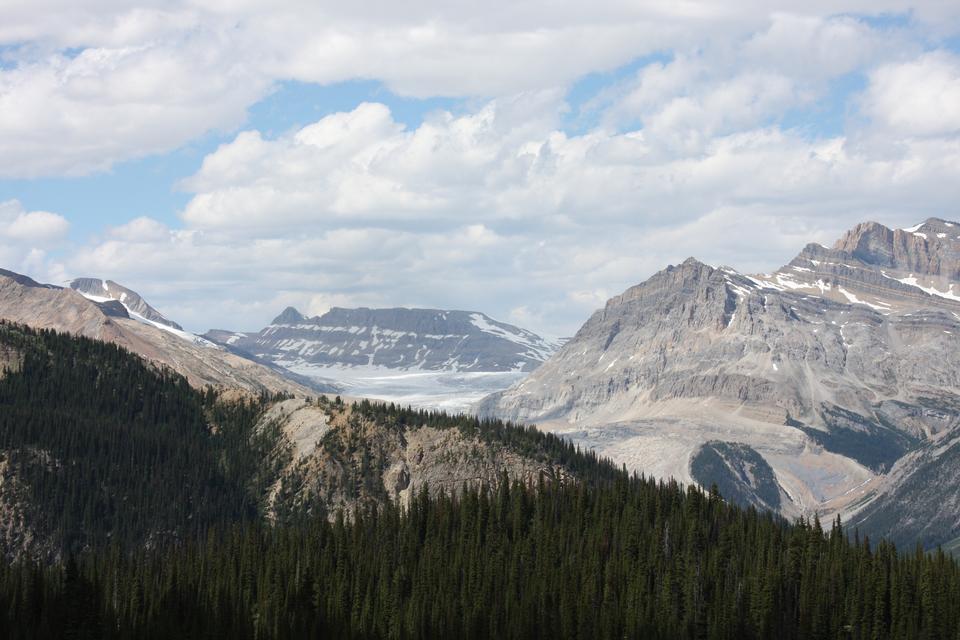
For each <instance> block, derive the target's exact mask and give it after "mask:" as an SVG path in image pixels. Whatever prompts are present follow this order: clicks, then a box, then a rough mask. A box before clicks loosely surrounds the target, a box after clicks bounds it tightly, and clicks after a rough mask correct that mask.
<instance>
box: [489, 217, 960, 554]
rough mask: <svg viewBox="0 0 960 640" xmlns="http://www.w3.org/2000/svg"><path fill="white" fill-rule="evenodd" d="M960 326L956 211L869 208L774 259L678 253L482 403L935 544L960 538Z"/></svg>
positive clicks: (766, 500)
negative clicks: (923, 215)
mask: <svg viewBox="0 0 960 640" xmlns="http://www.w3.org/2000/svg"><path fill="white" fill-rule="evenodd" d="M958 336H960V224H958V223H954V222H948V221H945V220H940V219H930V220H927V221H926V222H924V223H922V224H919V225H917V226H915V227H912V228H910V229H889V228H887V227H885V226H883V225H880V224H877V223H872V222H868V223H864V224H860V225H857V226H856V227H855V228H854V229H852V230H850V231H849V232H848V233H847V234H846V235H844V237H843V238H841V239H840V240H839V241H837V242H836V244H834V246H833V247H832V248H826V247H823V246H820V245H816V244H811V245H808V246H807V247H805V248H804V249H803V251H802V252H801V253H800V254H799V255H798V256H797V257H796V258H795V259H794V260H793V261H791V262H790V263H789V264H787V265H786V266H784V267H783V268H781V269H780V270H778V271H776V272H775V273H771V274H763V275H746V274H742V273H739V272H737V271H736V270H734V269H732V268H729V267H720V268H714V267H711V266H708V265H705V264H702V263H700V262H698V261H697V260H694V259H692V258H691V259H689V260H687V261H685V262H684V263H682V264H680V265H676V266H671V267H668V268H666V269H664V270H663V271H661V272H659V273H657V274H655V275H654V276H653V277H651V278H650V279H649V280H647V281H646V282H644V283H642V284H639V285H637V286H635V287H631V288H630V289H628V290H627V291H625V292H624V293H622V294H621V295H619V296H616V297H614V298H612V299H610V300H609V301H608V302H607V304H606V306H605V307H604V308H603V309H600V310H598V311H597V312H596V313H594V314H593V316H592V317H591V318H590V319H589V320H588V321H587V322H586V324H584V325H583V327H582V328H581V329H580V330H579V331H578V332H577V334H576V336H574V338H572V339H571V340H570V341H569V342H567V343H566V344H565V345H564V346H563V348H561V349H560V350H559V351H558V352H557V353H556V354H555V355H554V356H553V357H552V358H551V359H550V360H548V361H547V362H546V363H545V364H544V365H543V366H541V367H540V368H539V369H537V370H536V371H534V372H533V373H532V374H531V375H530V376H529V377H528V378H527V379H525V380H523V381H521V382H519V383H518V384H516V385H515V386H514V387H512V388H510V389H508V390H506V391H504V392H501V393H497V394H494V395H492V396H490V397H488V398H487V399H485V400H484V401H483V403H482V405H481V407H480V411H481V413H483V414H484V415H493V416H497V417H501V418H505V419H511V420H517V421H523V422H533V423H536V424H537V425H539V426H540V428H542V429H545V430H549V431H554V432H558V433H563V434H564V435H566V436H568V437H571V438H572V439H574V440H575V441H577V442H579V443H581V444H585V445H588V446H590V447H594V448H595V449H596V450H597V451H599V452H600V453H601V454H603V455H605V456H610V457H611V458H613V459H614V460H615V461H618V462H622V463H625V464H626V465H627V466H628V468H632V469H637V470H642V471H644V472H646V473H651V474H654V475H655V476H657V477H663V478H667V477H675V478H677V479H680V480H682V481H684V482H691V481H693V482H697V483H700V484H701V485H704V486H710V485H712V484H713V483H716V484H717V485H718V487H719V488H720V490H721V492H722V493H723V494H724V495H726V496H729V497H731V498H734V499H736V500H738V501H739V502H741V503H744V504H752V505H755V506H758V507H764V508H771V509H775V510H778V511H780V512H781V513H783V514H785V515H788V516H797V515H801V514H805V515H809V514H813V513H819V514H821V515H828V516H829V515H833V514H836V513H840V514H843V516H844V519H845V520H851V519H852V520H853V521H854V522H855V523H856V524H859V525H861V526H862V527H863V529H864V530H865V531H868V532H870V533H871V534H882V535H884V536H887V537H890V538H892V539H894V540H896V541H898V542H905V543H908V544H913V543H914V541H922V542H923V543H924V544H925V545H927V546H930V545H935V544H938V543H947V542H950V541H951V540H953V539H955V538H957V537H960V482H958V481H957V478H960V395H958V393H960V341H958Z"/></svg>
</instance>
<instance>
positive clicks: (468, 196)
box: [0, 0, 960, 337]
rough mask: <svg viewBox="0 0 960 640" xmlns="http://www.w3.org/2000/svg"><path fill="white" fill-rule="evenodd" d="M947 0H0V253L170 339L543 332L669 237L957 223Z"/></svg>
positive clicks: (784, 256)
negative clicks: (393, 319)
mask: <svg viewBox="0 0 960 640" xmlns="http://www.w3.org/2000/svg"><path fill="white" fill-rule="evenodd" d="M958 202H960V3H957V2H955V1H953V2H950V1H941V2H919V3H913V4H909V3H902V2H892V1H889V0H872V1H870V2H867V1H842V0H840V1H831V2H823V1H819V0H808V1H806V2H802V3H800V2H770V1H763V2H760V1H752V0H729V1H728V2H722V3H720V2H715V1H710V2H700V1H697V0H688V1H676V0H669V1H663V2H661V1H656V2H643V1H631V2H624V1H623V0H610V1H608V0H594V1H593V2H589V3H584V2H545V1H542V0H538V1H534V2H527V1H523V0H512V1H509V2H501V1H499V0H495V1H490V2H485V3H477V2H462V1H459V0H452V1H451V0H443V1H439V0H416V1H414V2H405V3H396V2H385V1H381V0H376V1H366V2H362V1H358V2H353V3H345V2H315V1H292V0H291V1H285V0H274V1H271V2H259V1H254V0H207V1H205V2H199V1H195V0H163V1H160V0H157V1H155V2H151V1H146V2H121V1H119V0H85V1H84V2H82V3H78V2H75V1H73V0H0V267H3V268H7V269H11V270H14V271H18V272H21V273H26V274H28V275H30V276H32V277H34V278H35V279H38V280H41V281H45V282H53V283H57V284H63V283H66V282H68V281H69V280H70V279H72V278H74V277H81V276H90V277H100V278H104V279H107V278H109V279H112V280H115V281H117V282H119V283H121V284H124V285H126V286H128V287H130V288H132V289H135V290H137V291H138V292H140V293H141V294H142V295H143V296H144V297H145V298H146V299H147V300H149V301H150V302H151V303H152V304H153V305H154V306H155V307H157V308H159V309H160V310H161V311H163V312H164V313H165V314H166V315H168V316H169V317H171V318H173V319H175V320H177V321H178V322H180V323H181V324H183V325H185V326H186V327H187V328H189V329H191V330H194V331H198V332H202V331H205V330H207V329H210V328H222V329H236V330H256V329H259V328H260V327H262V326H264V325H265V324H267V323H268V322H269V321H270V320H271V319H272V318H273V317H274V316H275V315H277V314H278V313H279V312H280V311H281V310H282V309H283V308H284V307H286V306H288V305H293V306H295V307H297V308H298V309H300V310H301V311H302V312H304V313H307V314H310V315H313V314H320V313H323V312H324V311H325V310H326V309H328V308H330V307H331V306H371V307H386V306H412V307H429V308H447V309H467V310H477V311H483V312H485V313H487V314H489V315H490V316H492V317H494V318H496V319H498V320H503V321H507V322H512V323H515V324H518V325H520V326H523V327H525V328H528V329H531V330H533V331H537V332H539V333H541V334H543V335H546V336H551V337H563V336H569V335H572V333H573V332H575V331H576V330H577V328H578V327H579V326H580V325H581V324H582V323H583V321H584V320H586V318H587V317H589V315H590V314H591V313H592V312H593V311H594V310H596V309H598V308H600V307H602V306H603V304H604V302H605V301H606V300H607V299H608V298H609V297H611V296H613V295H616V294H618V293H620V292H621V291H622V290H624V289H626V288H627V287H629V286H631V285H634V284H637V283H639V282H642V281H643V280H645V279H646V278H648V277H649V276H650V275H652V274H653V273H655V272H656V271H658V270H660V269H662V268H664V267H665V266H667V265H668V264H676V263H679V262H681V261H683V260H684V259H686V258H687V257H689V256H694V257H696V258H698V259H700V260H702V261H704V262H707V263H709V264H713V265H718V266H719V265H729V266H732V267H734V268H737V269H739V270H741V271H744V272H766V271H771V270H774V269H776V268H778V267H779V266H781V265H782V264H785V263H786V262H788V261H789V260H790V259H791V258H792V257H793V256H794V255H795V254H796V253H798V252H799V250H800V249H801V248H802V247H803V246H804V245H805V244H807V243H809V242H820V243H822V244H826V245H829V244H831V243H832V242H834V241H835V240H836V239H837V238H838V237H840V236H841V235H842V233H843V232H844V231H845V230H846V229H848V228H850V227H852V226H853V225H855V224H856V223H857V222H861V221H865V220H875V221H878V222H881V223H884V224H887V225H888V226H892V227H905V226H911V225H913V224H916V223H918V222H921V221H923V220H925V219H926V218H928V217H932V216H935V217H941V218H946V219H953V220H956V219H958V218H960V212H958V211H957V208H958Z"/></svg>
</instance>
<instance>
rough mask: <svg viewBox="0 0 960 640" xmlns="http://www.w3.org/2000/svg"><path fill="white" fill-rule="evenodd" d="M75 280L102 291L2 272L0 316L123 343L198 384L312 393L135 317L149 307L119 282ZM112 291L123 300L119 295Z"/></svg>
mask: <svg viewBox="0 0 960 640" xmlns="http://www.w3.org/2000/svg"><path fill="white" fill-rule="evenodd" d="M74 282H75V283H76V285H77V286H78V287H81V288H84V289H91V288H92V287H93V286H94V285H95V286H98V287H99V289H94V290H96V291H97V293H98V295H93V294H90V293H86V294H84V293H81V292H80V291H79V290H77V289H76V288H73V287H68V288H64V287H58V286H55V285H46V284H40V283H38V282H36V281H35V280H33V279H32V278H29V277H27V276H24V275H21V274H18V273H14V272H11V271H6V270H0V319H3V320H8V321H11V322H17V323H20V324H25V325H28V326H31V327H34V328H38V329H55V330H57V331H61V332H66V333H72V334H76V335H83V336H86V337H88V338H93V339H96V340H103V341H105V342H112V343H115V344H118V345H120V346H122V347H124V348H126V349H128V350H130V351H131V352H133V353H136V354H138V355H140V356H141V357H143V358H144V359H146V360H149V361H150V362H153V363H155V364H157V365H159V366H162V367H169V368H170V369H172V370H173V371H176V372H178V373H180V374H182V375H184V376H185V377H186V378H187V380H188V381H189V382H190V383H191V384H193V385H195V386H197V387H204V386H208V385H213V386H220V387H227V388H234V389H244V390H247V391H251V392H254V393H260V392H262V391H265V390H266V391H271V392H277V391H283V392H286V393H295V394H306V393H309V392H310V390H309V389H307V388H306V387H304V386H301V385H300V384H298V383H296V382H294V381H292V380H291V379H288V378H286V377H284V376H283V375H281V373H280V372H278V371H276V370H273V369H270V368H267V367H265V366H262V365H261V364H259V363H256V362H254V361H251V360H250V359H248V358H243V357H240V356H237V355H235V354H232V353H228V352H227V351H225V350H223V349H221V348H219V347H216V346H215V345H212V344H211V343H209V342H208V341H206V340H202V339H200V338H199V337H198V336H194V335H193V334H188V333H187V332H185V331H181V330H179V329H176V328H174V327H173V326H168V325H164V324H161V323H160V322H159V321H148V320H146V319H145V317H144V316H139V317H132V316H133V315H134V314H133V313H131V312H130V310H132V309H141V310H144V307H142V306H140V305H138V304H137V301H138V299H139V296H137V297H132V296H131V293H132V292H130V290H129V289H126V288H123V290H118V287H119V285H116V284H115V283H111V282H110V281H107V282H103V281H100V280H96V279H93V278H90V279H86V281H74ZM97 283H99V284H97ZM104 287H106V288H104ZM101 293H102V295H99V294H101ZM124 293H126V296H125V297H124V296H123V295H122V294H124ZM111 294H116V295H117V296H118V297H123V300H122V301H121V300H116V299H113V298H112V297H110V296H111ZM140 302H142V299H140ZM143 304H144V305H145V304H146V303H143ZM138 315H139V314H138Z"/></svg>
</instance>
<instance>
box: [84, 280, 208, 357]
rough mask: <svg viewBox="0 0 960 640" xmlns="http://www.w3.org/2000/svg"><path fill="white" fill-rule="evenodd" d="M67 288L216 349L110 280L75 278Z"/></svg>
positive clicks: (138, 296) (154, 325)
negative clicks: (114, 305)
mask: <svg viewBox="0 0 960 640" xmlns="http://www.w3.org/2000/svg"><path fill="white" fill-rule="evenodd" d="M70 288H71V289H73V290H74V291H76V292H77V293H79V294H80V295H82V296H83V297H85V298H86V299H88V300H91V301H93V302H98V303H103V302H110V301H116V302H119V303H120V304H121V305H123V307H124V308H125V309H126V310H127V313H128V314H129V315H130V317H131V318H133V319H134V320H137V321H139V322H142V323H144V324H148V325H150V326H153V327H156V328H157V329H161V330H163V331H166V332H168V333H172V334H173V335H175V336H177V337H178V338H181V339H183V340H187V341H189V342H192V343H194V344H196V345H199V346H203V347H210V348H219V347H218V345H217V344H215V343H214V342H211V341H210V340H207V339H206V338H203V337H201V336H198V335H196V334H194V333H190V332H189V331H185V330H184V329H183V327H181V326H180V325H179V324H177V323H176V322H174V321H173V320H170V319H169V318H167V317H166V316H164V315H163V314H162V313H160V312H159V311H157V310H156V309H154V308H153V307H152V306H150V305H149V304H148V303H147V301H146V300H144V299H143V297H142V296H140V294H139V293H137V292H136V291H133V290H132V289H128V288H127V287H124V286H123V285H121V284H117V283H116V282H114V281H112V280H100V279H99V278H77V279H75V280H73V281H71V282H70Z"/></svg>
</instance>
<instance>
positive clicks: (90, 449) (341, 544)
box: [0, 325, 960, 639]
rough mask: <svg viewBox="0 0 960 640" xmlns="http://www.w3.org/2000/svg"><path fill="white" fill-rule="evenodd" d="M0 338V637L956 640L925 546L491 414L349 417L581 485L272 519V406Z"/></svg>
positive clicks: (958, 590)
mask: <svg viewBox="0 0 960 640" xmlns="http://www.w3.org/2000/svg"><path fill="white" fill-rule="evenodd" d="M0 346H3V347H5V348H6V349H8V350H12V351H15V352H18V353H20V354H22V358H21V359H20V361H19V362H18V363H17V364H16V365H15V366H8V367H7V368H6V370H5V371H4V373H3V376H2V378H0V452H2V455H3V456H4V461H5V469H6V471H5V472H4V474H5V475H4V476H3V478H4V482H5V486H6V487H9V486H10V482H9V479H11V478H13V479H16V482H17V483H18V486H21V487H22V493H23V495H22V496H21V497H22V498H23V500H22V501H21V502H22V509H23V510H24V513H23V518H24V520H25V522H27V523H28V524H29V525H30V527H31V531H32V535H33V537H34V539H35V540H40V541H46V543H45V544H39V543H38V544H37V545H36V546H32V547H31V546H30V545H26V546H24V547H22V548H21V549H20V553H12V552H11V551H10V550H11V549H13V547H10V546H9V540H8V541H7V543H8V551H7V554H6V558H5V559H4V560H3V561H2V562H0V637H3V638H10V639H28V638H59V637H63V638H223V637H231V638H237V639H244V638H251V639H252V638H258V639H259V638H278V639H281V638H303V637H333V638H435V637H457V638H594V637H596V638H612V637H620V638H730V639H734V638H857V639H867V638H870V639H875V638H930V639H933V638H950V639H958V638H960V608H958V607H957V606H956V603H958V602H960V567H958V564H957V562H956V561H955V560H954V559H953V558H952V557H950V556H948V555H947V554H945V553H943V552H942V551H939V550H938V551H933V552H929V551H925V550H923V549H921V548H917V549H908V550H898V549H896V548H895V547H894V546H893V545H891V544H889V543H887V542H884V541H871V540H869V539H867V538H866V537H865V536H861V535H860V534H859V532H856V531H848V530H847V529H846V528H845V527H844V526H843V524H842V523H841V522H840V521H839V520H837V521H833V522H830V523H827V525H826V526H824V525H823V524H822V523H821V522H820V521H819V520H817V519H813V520H799V521H797V522H787V521H786V520H784V519H782V518H780V517H778V516H775V515H772V514H771V513H769V512H764V511H758V510H756V509H754V508H746V509H745V508H742V507H738V506H736V505H733V504H731V503H728V502H726V501H725V500H723V498H722V496H721V495H720V493H719V491H718V490H717V489H716V487H714V488H713V489H712V490H709V491H706V490H702V489H699V488H697V487H684V486H682V485H679V484H677V483H675V482H657V481H654V480H652V479H649V478H645V477H643V476H642V475H637V474H628V473H627V472H626V471H625V470H623V469H618V468H616V467H614V466H613V465H611V464H610V463H608V462H606V461H603V460H599V459H597V458H596V456H594V455H593V454H590V453H583V452H580V451H579V450H577V449H576V447H574V446H572V445H570V444H569V443H568V442H565V441H562V440H560V439H558V438H556V437H554V436H548V435H545V434H542V433H540V432H537V431H534V430H532V429H526V428H522V427H518V426H514V425H509V424H503V423H498V422H495V421H481V420H477V419H472V418H461V417H451V416H446V415H443V414H439V413H429V412H422V411H415V410H410V409H404V408H400V407H396V406H391V405H383V404H377V403H370V402H367V403H362V404H360V405H357V407H356V410H357V411H360V412H363V413H364V414H366V415H368V416H372V417H375V418H376V419H377V420H379V421H381V422H383V423H384V424H385V425H388V426H389V428H394V429H403V428H404V427H405V425H408V424H411V423H423V422H429V423H431V424H433V425H435V426H437V427H439V428H458V429H461V430H465V431H466V432H470V433H474V434H475V435H477V437H479V438H481V439H485V440H486V439H489V440H496V441H497V442H503V443H509V445H510V447H511V449H512V450H517V451H525V452H526V453H527V455H531V456H536V457H543V458H544V459H545V460H550V461H552V462H556V463H557V464H563V465H565V466H566V467H567V468H570V469H574V470H576V474H575V477H576V480H567V481H559V480H557V479H556V478H549V477H545V476H541V478H540V479H539V481H538V482H534V483H530V484H522V483H518V482H511V481H509V479H508V478H507V477H502V478H501V479H500V481H499V482H497V483H495V484H493V485H491V486H466V485H465V486H464V487H463V489H462V490H461V491H458V492H457V493H456V494H455V495H451V494H448V493H443V492H439V493H435V494H431V493H429V492H428V491H426V490H422V491H421V492H420V493H419V494H418V495H416V496H414V497H413V499H412V500H411V502H410V504H409V505H405V506H400V505H397V504H395V503H393V502H391V501H389V500H387V501H384V502H382V503H371V504H368V505H364V507H363V508H358V509H357V510H355V511H353V512H350V513H343V512H338V513H332V514H331V513H325V512H323V511H322V509H321V510H317V511H315V512H311V513H302V514H299V517H296V518H291V519H289V520H286V521H284V522H282V523H276V522H273V523H271V522H267V521H265V520H264V519H263V518H262V517H260V515H259V505H258V503H257V496H258V495H260V491H261V490H262V488H263V485H264V484H265V483H268V482H269V481H270V478H269V470H267V471H264V470H263V469H262V467H261V466H260V465H259V460H260V459H261V458H262V457H263V455H264V449H265V447H268V446H270V445H269V443H268V442H263V441H261V438H260V437H259V436H258V434H257V433H255V432H254V430H253V425H254V424H255V422H256V418H257V416H258V415H259V413H260V412H261V411H262V410H263V407H264V406H265V405H266V404H267V403H268V402H270V401H271V400H272V399H271V398H269V397H267V396H264V397H262V398H257V399H249V400H245V401H235V400H234V401H226V400H225V399H224V398H222V397H220V396H219V395H218V394H217V393H216V392H214V391H212V390H207V391H197V390H194V389H191V388H190V387H189V385H187V384H186V381H185V380H183V379H182V378H180V377H178V376H176V375H173V374H170V373H168V372H165V371H161V370H157V369H156V368H153V367H151V366H149V365H146V364H145V363H143V361H141V360H140V359H139V358H137V357H136V356H134V355H132V354H129V353H127V352H126V351H124V350H123V349H120V348H118V347H115V346H112V345H106V344H103V343H99V342H96V341H92V340H85V339H79V338H73V337H69V336H64V335H61V334H56V333H54V332H46V331H32V330H28V329H24V328H22V327H15V326H11V325H0ZM3 491H6V489H4V490H3ZM0 497H2V498H3V500H4V506H7V504H8V503H9V502H10V495H9V493H3V494H2V496H0Z"/></svg>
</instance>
